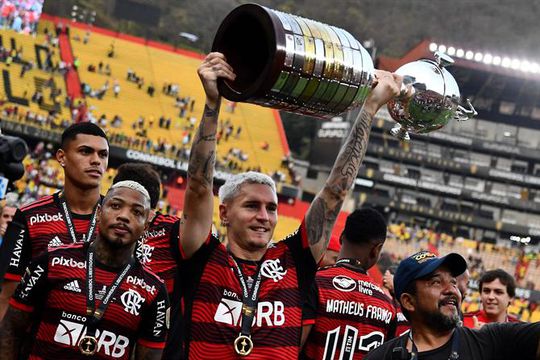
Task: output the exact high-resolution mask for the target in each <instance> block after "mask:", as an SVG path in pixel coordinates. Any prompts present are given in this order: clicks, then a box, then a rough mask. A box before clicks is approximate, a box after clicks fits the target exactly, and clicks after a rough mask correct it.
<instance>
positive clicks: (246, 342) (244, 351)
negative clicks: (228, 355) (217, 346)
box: [234, 334, 253, 356]
mask: <svg viewBox="0 0 540 360" xmlns="http://www.w3.org/2000/svg"><path fill="white" fill-rule="evenodd" d="M251 350H253V341H251V337H250V336H246V335H242V334H240V335H238V337H237V338H236V339H235V340H234V351H236V353H237V354H238V355H240V356H248V355H249V354H250V353H251Z"/></svg>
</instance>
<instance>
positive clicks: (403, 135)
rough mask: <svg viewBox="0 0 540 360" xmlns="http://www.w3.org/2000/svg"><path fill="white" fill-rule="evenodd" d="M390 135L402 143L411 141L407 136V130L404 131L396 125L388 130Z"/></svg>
mask: <svg viewBox="0 0 540 360" xmlns="http://www.w3.org/2000/svg"><path fill="white" fill-rule="evenodd" d="M390 134H392V136H393V137H395V138H398V139H399V140H402V141H409V140H411V137H410V136H409V133H408V132H407V130H405V129H404V128H403V126H401V125H399V124H397V125H396V126H395V127H394V128H393V129H392V130H390Z"/></svg>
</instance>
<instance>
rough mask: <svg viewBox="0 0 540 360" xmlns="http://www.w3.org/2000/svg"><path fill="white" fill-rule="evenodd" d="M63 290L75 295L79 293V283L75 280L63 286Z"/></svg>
mask: <svg viewBox="0 0 540 360" xmlns="http://www.w3.org/2000/svg"><path fill="white" fill-rule="evenodd" d="M64 290H68V291H73V292H76V293H80V292H81V288H80V286H79V282H78V281H77V280H73V281H72V282H69V283H67V284H66V285H64Z"/></svg>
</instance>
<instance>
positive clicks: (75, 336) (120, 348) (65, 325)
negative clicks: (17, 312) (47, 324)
mask: <svg viewBox="0 0 540 360" xmlns="http://www.w3.org/2000/svg"><path fill="white" fill-rule="evenodd" d="M62 317H63V318H65V319H61V320H60V323H59V324H58V327H57V328H56V333H55V334H54V341H56V342H57V343H59V344H64V345H68V346H73V347H76V346H78V344H79V341H80V339H81V338H82V337H83V336H85V335H86V326H85V325H84V324H81V323H79V322H74V321H69V320H66V319H70V320H76V321H80V322H83V321H85V320H86V318H85V317H84V316H81V315H74V314H69V313H65V312H62ZM96 339H97V341H98V343H97V352H98V353H99V352H101V353H103V354H105V355H107V356H111V357H113V358H121V357H122V356H124V354H125V353H126V349H127V348H128V346H129V338H127V337H125V336H123V335H116V334H115V333H113V332H110V331H107V330H99V329H98V330H96Z"/></svg>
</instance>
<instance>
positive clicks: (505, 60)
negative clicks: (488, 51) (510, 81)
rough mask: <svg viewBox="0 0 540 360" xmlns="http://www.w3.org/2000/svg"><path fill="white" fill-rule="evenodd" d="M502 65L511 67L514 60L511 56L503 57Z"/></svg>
mask: <svg viewBox="0 0 540 360" xmlns="http://www.w3.org/2000/svg"><path fill="white" fill-rule="evenodd" d="M501 65H502V66H503V67H505V68H509V67H510V66H511V65H512V60H510V58H507V57H505V58H503V60H502V63H501Z"/></svg>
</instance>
